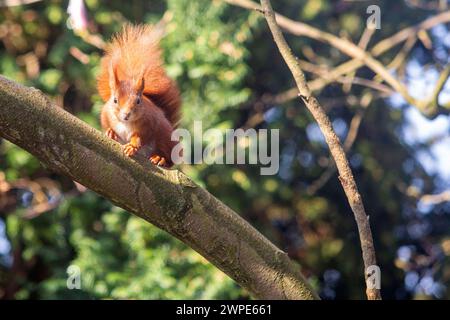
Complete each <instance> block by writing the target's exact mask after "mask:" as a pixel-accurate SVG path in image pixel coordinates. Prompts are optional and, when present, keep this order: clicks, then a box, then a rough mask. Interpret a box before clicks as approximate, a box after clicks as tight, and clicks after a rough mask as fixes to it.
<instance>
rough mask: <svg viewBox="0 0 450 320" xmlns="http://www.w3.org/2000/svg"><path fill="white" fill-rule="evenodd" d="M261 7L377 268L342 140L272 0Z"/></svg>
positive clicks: (376, 294) (368, 259)
mask: <svg viewBox="0 0 450 320" xmlns="http://www.w3.org/2000/svg"><path fill="white" fill-rule="evenodd" d="M261 7H262V9H263V12H264V16H265V18H266V20H267V24H268V25H269V28H270V31H271V32H272V35H273V38H274V41H275V43H276V45H277V46H278V49H279V51H280V53H281V55H282V56H283V59H284V60H285V62H286V64H287V65H288V67H289V69H290V70H291V73H292V75H293V77H294V80H295V82H296V84H297V87H298V90H299V96H300V97H301V99H302V100H303V102H304V103H305V105H306V107H307V108H308V110H309V111H310V112H311V114H312V115H313V117H314V119H315V120H316V122H317V124H318V125H319V127H320V129H321V131H322V133H323V135H324V136H325V140H326V142H327V144H328V146H329V148H330V152H331V155H332V156H333V158H334V161H335V162H336V167H337V169H338V172H339V179H340V180H341V184H342V187H343V188H344V191H345V194H346V196H347V199H348V202H349V204H350V207H351V209H352V210H353V214H354V216H355V220H356V223H357V226H358V231H359V237H360V241H361V249H362V254H363V260H364V266H365V270H368V268H369V267H370V266H374V265H376V258H375V248H374V245H373V239H372V232H371V230H370V224H369V218H368V216H367V215H366V212H365V209H364V205H363V202H362V198H361V195H360V194H359V191H358V187H357V186H356V182H355V179H354V177H353V173H352V171H351V169H350V165H349V163H348V160H347V157H346V155H345V151H344V149H343V148H342V145H341V142H340V140H339V137H338V136H337V135H336V133H335V132H334V129H333V126H332V125H331V122H330V119H329V118H328V116H327V115H326V113H325V111H324V110H323V108H322V106H321V105H320V104H319V102H318V101H317V99H316V98H315V97H314V96H313V95H312V93H311V90H310V89H309V87H308V85H307V83H306V79H305V75H304V74H303V71H302V69H301V68H300V65H299V63H298V59H297V58H296V57H295V56H294V55H293V53H292V51H291V49H290V47H289V45H288V44H287V42H286V40H285V39H284V36H283V34H282V33H281V30H280V28H279V27H278V24H277V22H276V19H275V13H274V11H273V9H272V6H271V5H270V1H269V0H261ZM364 274H365V278H366V279H367V277H368V275H367V273H366V272H364ZM366 293H367V297H368V299H370V300H374V299H381V294H380V290H378V289H372V288H371V287H369V286H367V290H366Z"/></svg>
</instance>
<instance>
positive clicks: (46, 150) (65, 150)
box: [0, 76, 318, 299]
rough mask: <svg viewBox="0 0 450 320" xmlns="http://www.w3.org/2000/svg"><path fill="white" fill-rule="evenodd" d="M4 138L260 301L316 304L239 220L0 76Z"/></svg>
mask: <svg viewBox="0 0 450 320" xmlns="http://www.w3.org/2000/svg"><path fill="white" fill-rule="evenodd" d="M0 136H1V137H3V138H5V139H8V140H10V141H11V142H13V143H15V144H17V145H18V146H20V147H22V148H24V149H25V150H27V151H29V152H30V153H32V154H33V155H35V156H36V157H37V158H38V159H39V160H40V161H41V162H42V163H43V164H44V165H45V166H47V167H49V168H51V169H53V170H55V171H57V172H59V173H61V174H63V175H67V176H69V177H70V178H72V179H73V180H75V181H78V182H80V183H81V184H83V185H85V186H86V187H88V188H90V189H92V190H94V191H96V192H97V193H99V194H100V195H102V196H104V197H105V198H107V199H109V200H110V201H111V202H113V203H114V204H115V205H117V206H119V207H122V208H124V209H126V210H128V211H130V212H131V213H133V214H135V215H137V216H139V217H141V218H143V219H145V220H146V221H148V222H150V223H152V224H154V225H156V226H158V227H159V228H161V229H163V230H165V231H167V232H169V233H171V234H172V235H174V236H175V237H177V238H178V239H180V240H181V241H183V242H184V243H186V244H187V245H189V246H190V247H192V248H193V249H194V250H196V251H197V252H199V253H200V254H201V255H202V256H204V257H205V258H206V259H208V260H209V261H210V262H211V263H213V264H214V265H215V266H217V267H218V268H219V269H221V270H222V271H223V272H225V273H226V274H228V275H229V276H230V277H231V278H233V279H234V280H235V281H236V282H237V283H238V284H239V285H241V286H242V287H243V288H245V289H247V290H248V291H249V292H250V293H251V294H252V295H253V296H254V297H256V298H261V299H317V298H318V296H317V294H316V293H315V292H314V291H313V290H312V289H311V288H310V286H309V285H308V284H307V282H306V280H305V279H304V277H303V276H302V274H301V273H300V271H299V266H298V265H297V264H295V263H294V262H293V261H291V260H290V259H289V258H288V257H287V255H286V254H285V253H284V252H282V251H281V250H279V249H278V248H277V247H276V246H275V245H273V244H272V243H271V242H270V241H269V240H268V239H266V238H265V237H264V236H263V235H261V234H260V233H259V232H258V231H257V230H256V229H254V228H253V227H252V226H251V225H250V224H248V223H247V222H246V221H245V220H244V219H242V218H241V217H240V216H239V215H238V214H236V213H235V212H234V211H232V210H231V209H230V208H228V207H227V206H226V205H224V204H223V203H222V202H220V201H219V200H217V199H216V198H215V197H214V196H212V195H211V194H210V193H208V192H207V191H206V190H204V189H202V188H200V187H199V186H197V185H196V184H195V183H194V182H193V181H192V180H190V179H189V178H188V177H187V176H186V175H184V174H183V173H181V172H180V171H177V170H163V169H160V168H157V167H154V166H152V165H151V164H150V162H149V161H147V160H145V159H143V158H137V159H130V158H127V157H125V156H124V155H123V154H122V151H121V148H120V145H119V144H118V143H116V142H114V141H112V140H110V139H108V138H107V137H105V136H104V135H103V134H101V133H100V132H99V131H97V130H96V129H94V128H92V127H90V126H88V125H87V124H85V123H84V122H82V121H80V120H79V119H77V118H76V117H74V116H72V115H71V114H69V113H68V112H66V111H64V110H63V109H61V108H59V107H57V106H54V105H52V103H51V102H50V101H49V100H48V99H47V98H46V96H45V95H43V94H42V93H41V92H40V91H39V90H36V89H33V88H27V87H24V86H22V85H19V84H17V83H15V82H13V81H10V80H8V79H6V78H4V77H1V76H0Z"/></svg>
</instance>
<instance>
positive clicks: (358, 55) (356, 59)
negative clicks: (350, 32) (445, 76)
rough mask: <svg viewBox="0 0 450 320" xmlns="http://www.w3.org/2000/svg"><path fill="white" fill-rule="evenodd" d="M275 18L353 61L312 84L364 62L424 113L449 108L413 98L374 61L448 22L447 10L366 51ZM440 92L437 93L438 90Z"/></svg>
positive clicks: (242, 0)
mask: <svg viewBox="0 0 450 320" xmlns="http://www.w3.org/2000/svg"><path fill="white" fill-rule="evenodd" d="M224 1H226V2H228V3H230V4H234V5H238V6H241V7H244V8H249V9H253V10H257V9H260V6H259V5H258V4H257V3H254V2H253V1H251V0H224ZM276 18H277V21H278V23H279V25H280V27H282V28H283V29H285V30H286V31H288V32H290V33H292V34H294V35H298V36H306V37H309V38H311V39H315V40H318V41H321V42H324V43H328V44H329V45H331V46H333V47H335V48H336V49H338V50H340V51H341V52H343V53H345V54H346V55H348V56H350V57H352V58H353V60H351V61H348V62H346V63H344V64H342V65H340V66H339V67H337V68H335V69H334V70H333V73H332V74H330V75H329V79H328V80H326V81H323V80H322V79H320V80H321V81H320V82H319V83H311V87H315V86H317V87H322V86H323V85H326V84H327V83H329V82H331V81H334V80H336V79H337V78H338V77H339V76H341V75H343V74H348V73H350V72H352V71H354V70H356V69H358V68H360V67H361V66H363V65H367V66H368V67H369V68H370V69H372V70H373V71H374V72H375V73H377V74H378V75H380V76H381V77H382V78H383V80H384V81H386V82H387V83H388V84H389V85H390V86H391V87H392V88H393V89H395V90H396V91H397V92H398V93H400V94H401V95H402V97H403V98H404V99H405V100H406V101H407V102H408V103H409V104H411V105H413V106H415V107H416V108H417V109H419V110H420V111H421V112H422V113H423V114H425V115H427V116H430V117H431V116H435V115H437V113H438V111H439V110H440V109H441V107H443V108H450V103H449V105H447V104H445V105H443V106H439V105H438V104H436V103H435V102H436V99H435V96H434V95H433V96H430V97H427V98H425V99H424V100H418V99H415V98H414V97H412V96H411V95H410V94H409V92H408V90H407V88H406V86H405V85H404V84H403V83H402V82H400V81H399V80H398V79H397V78H396V77H394V76H393V75H392V74H391V73H390V72H389V70H388V69H386V68H385V67H384V66H383V64H382V63H380V62H379V61H377V60H376V59H375V57H377V56H378V55H380V54H381V53H382V52H384V51H385V50H387V49H389V48H391V47H393V46H394V45H396V44H398V43H400V42H402V41H404V40H406V39H408V38H409V36H410V35H411V34H414V33H417V32H418V31H420V30H426V29H429V28H430V27H431V26H433V25H436V24H438V23H443V22H448V21H450V11H447V12H444V13H441V14H439V15H437V16H435V17H433V18H430V19H427V20H426V21H424V22H422V23H420V24H419V25H417V26H414V27H409V28H406V29H404V30H402V31H400V32H398V33H397V34H395V35H394V36H391V37H389V38H387V39H385V40H383V41H381V42H380V43H378V44H377V45H376V46H375V47H374V48H373V49H372V50H371V51H370V52H366V51H365V50H363V49H361V48H360V47H358V46H357V45H356V44H354V43H353V42H351V41H349V40H347V39H341V38H338V37H336V36H335V35H333V34H331V33H328V32H324V31H322V30H319V29H317V28H314V27H312V26H310V25H307V24H305V23H302V22H298V21H294V20H291V19H289V18H287V17H285V16H283V15H280V14H278V13H277V14H276ZM439 93H440V92H439ZM289 94H290V96H291V97H292V98H294V97H295V90H294V89H292V90H291V91H289Z"/></svg>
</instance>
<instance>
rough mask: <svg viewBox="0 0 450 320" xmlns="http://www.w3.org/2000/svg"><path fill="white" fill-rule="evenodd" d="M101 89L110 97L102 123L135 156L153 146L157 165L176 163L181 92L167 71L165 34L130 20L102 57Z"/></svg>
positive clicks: (126, 152)
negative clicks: (174, 137) (162, 40)
mask: <svg viewBox="0 0 450 320" xmlns="http://www.w3.org/2000/svg"><path fill="white" fill-rule="evenodd" d="M97 88H98V92H99V94H100V96H101V97H102V99H103V100H104V101H105V105H104V107H103V109H102V114H101V124H102V127H103V129H104V130H105V131H106V134H107V135H108V136H109V137H110V138H112V139H115V140H117V141H122V142H124V143H126V144H125V146H124V152H125V154H126V155H128V156H132V155H133V154H135V153H136V152H137V151H138V150H139V149H143V150H144V151H146V150H147V151H149V154H148V155H149V156H150V159H151V161H152V162H153V163H154V164H158V165H164V166H171V165H172V164H173V163H172V161H171V151H172V149H173V147H174V146H175V145H176V142H174V141H171V134H172V131H173V130H174V128H175V127H176V126H177V124H178V121H179V119H180V105H181V100H180V93H179V90H178V87H177V85H176V84H175V82H174V81H173V80H172V79H170V78H169V77H168V76H167V75H166V72H165V70H164V67H163V61H162V58H161V49H160V47H159V36H158V33H157V32H155V31H154V30H153V29H152V27H151V26H147V25H138V26H134V25H127V26H125V27H124V28H123V30H122V31H121V32H120V33H118V34H117V35H116V36H115V37H113V39H112V41H111V42H110V43H109V44H108V46H107V49H106V53H105V55H104V57H103V58H102V61H101V69H100V74H99V76H98V78H97Z"/></svg>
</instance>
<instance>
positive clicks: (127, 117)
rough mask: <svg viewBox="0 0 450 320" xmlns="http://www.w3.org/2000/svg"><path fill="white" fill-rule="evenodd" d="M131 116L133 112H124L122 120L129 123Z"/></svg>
mask: <svg viewBox="0 0 450 320" xmlns="http://www.w3.org/2000/svg"><path fill="white" fill-rule="evenodd" d="M130 114H131V112H124V113H122V119H123V120H124V121H127V120H128V119H129V118H130Z"/></svg>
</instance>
